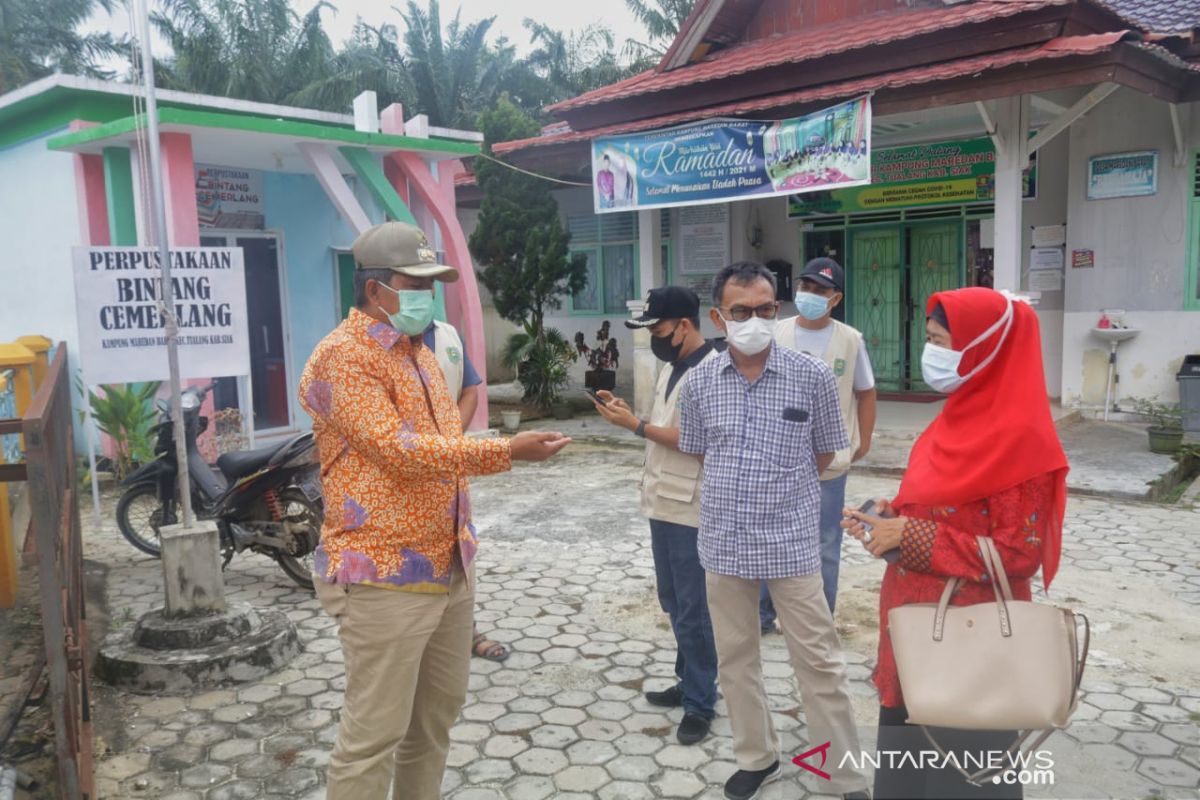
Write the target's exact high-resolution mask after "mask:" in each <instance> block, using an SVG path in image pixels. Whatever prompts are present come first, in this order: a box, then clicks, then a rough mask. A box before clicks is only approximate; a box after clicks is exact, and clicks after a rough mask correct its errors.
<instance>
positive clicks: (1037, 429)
mask: <svg viewBox="0 0 1200 800" xmlns="http://www.w3.org/2000/svg"><path fill="white" fill-rule="evenodd" d="M1008 303H1009V299H1008V298H1007V297H1006V296H1005V295H1003V294H1001V293H1000V292H997V291H994V290H992V289H984V288H980V287H976V288H970V289H956V290H954V291H950V292H938V293H937V294H934V295H933V296H931V297H930V298H929V303H928V305H927V306H926V310H925V313H926V314H927V315H928V314H931V313H932V312H933V309H934V307H935V306H937V305H939V304H940V305H941V307H942V310H943V311H944V312H945V314H946V319H947V321H948V322H949V323H950V324H949V328H950V337H951V348H952V349H954V350H962V349H963V348H965V347H967V345H969V344H970V343H971V342H973V341H974V340H975V339H976V338H978V337H979V336H981V335H982V334H983V333H984V332H985V331H987V330H988V329H989V328H991V327H992V326H993V325H995V324H996V322H997V321H999V320H1000V319H1001V318H1002V317H1003V316H1004V314H1005V309H1006V308H1007V306H1008ZM1012 310H1013V315H1012V325H1011V327H1009V328H1008V333H1007V335H1005V326H1001V327H1000V328H999V329H997V330H996V331H995V332H993V333H992V334H991V335H989V336H988V337H987V338H986V339H984V340H983V341H981V342H979V343H978V344H977V345H975V346H974V347H971V348H970V349H969V350H966V351H965V352H964V353H963V358H962V363H961V364H960V365H959V368H958V373H959V375H968V374H970V372H971V370H973V369H974V368H975V367H976V366H977V365H979V364H980V363H982V362H983V361H984V360H986V359H987V358H988V357H989V356H990V355H992V353H993V352H994V351H996V350H997V348H999V351H998V352H996V355H995V358H994V359H993V360H992V361H991V362H990V363H989V364H987V366H985V367H983V369H982V370H980V371H979V372H978V373H977V374H975V375H974V376H972V377H971V378H970V379H969V380H967V382H966V383H964V384H963V385H962V386H960V387H959V388H958V389H957V390H956V391H954V392H953V393H951V394H950V396H949V398H948V399H947V400H946V405H945V407H944V408H942V412H941V413H940V414H938V416H937V418H936V419H935V420H934V421H933V422H932V423H930V425H929V427H928V428H926V429H925V432H924V433H922V434H921V436H920V438H919V439H917V442H916V444H915V445H914V446H913V449H912V454H911V455H910V456H909V458H908V468H907V469H906V470H905V472H904V479H903V481H901V483H900V491H899V493H898V494H897V495H896V499H895V501H894V504H895V505H896V506H897V510H898V512H899V513H903V511H902V509H903V506H904V505H905V504H908V503H914V504H918V505H925V506H950V505H957V504H963V503H969V502H972V501H974V500H982V499H984V498H986V497H991V496H992V495H994V494H997V493H999V492H1002V491H1004V490H1006V489H1011V488H1013V487H1014V486H1018V485H1020V484H1022V483H1024V482H1025V481H1028V480H1030V479H1032V478H1036V477H1038V476H1039V475H1045V474H1046V473H1053V474H1054V483H1055V491H1054V507H1053V509H1052V510H1051V515H1050V519H1048V520H1047V521H1046V531H1045V535H1044V536H1043V537H1042V578H1043V581H1044V582H1045V585H1046V586H1047V587H1048V586H1049V585H1050V581H1051V580H1052V579H1053V578H1054V573H1055V572H1057V571H1058V560H1059V554H1060V552H1061V550H1062V524H1063V512H1064V511H1065V509H1066V502H1067V469H1068V465H1067V456H1066V454H1065V453H1063V449H1062V444H1061V443H1060V442H1059V439H1058V432H1057V431H1056V430H1055V428H1054V420H1053V419H1052V418H1051V416H1050V403H1049V402H1048V401H1047V399H1046V378H1045V375H1044V373H1043V371H1042V345H1041V336H1040V334H1039V332H1038V319H1037V314H1036V313H1035V312H1034V310H1033V308H1031V307H1030V306H1029V304H1027V303H1024V302H1021V301H1018V300H1013V301H1012Z"/></svg>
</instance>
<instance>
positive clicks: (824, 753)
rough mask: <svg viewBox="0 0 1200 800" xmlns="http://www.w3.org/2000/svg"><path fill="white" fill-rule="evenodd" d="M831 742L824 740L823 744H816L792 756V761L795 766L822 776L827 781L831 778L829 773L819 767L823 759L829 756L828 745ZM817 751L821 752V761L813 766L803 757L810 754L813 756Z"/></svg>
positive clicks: (823, 761)
mask: <svg viewBox="0 0 1200 800" xmlns="http://www.w3.org/2000/svg"><path fill="white" fill-rule="evenodd" d="M832 744H833V743H832V742H826V743H825V744H820V745H817V746H816V747H814V748H813V749H812V750H809V751H808V752H807V753H801V754H800V755H798V756H796V757H795V758H793V759H792V763H793V764H795V765H796V766H797V767H800V768H801V769H806V770H808V771H809V772H811V773H812V774H813V775H816V776H817V777H819V778H824V779H825V780H827V781H828V780H832V778H831V777H830V775H829V773H828V772H826V771H825V770H823V769H821V767H824V766H825V761H826V759H828V757H829V747H830V745H832ZM817 753H820V754H821V763H820V764H819V765H818V766H816V767H814V766H813V765H812V764H809V763H808V762H807V761H806V760H805V759H807V758H809V757H810V756H814V755H816V754H817Z"/></svg>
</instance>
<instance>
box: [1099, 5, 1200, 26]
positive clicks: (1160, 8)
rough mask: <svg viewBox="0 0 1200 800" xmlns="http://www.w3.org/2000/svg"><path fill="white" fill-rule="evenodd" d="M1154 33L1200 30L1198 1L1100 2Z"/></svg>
mask: <svg viewBox="0 0 1200 800" xmlns="http://www.w3.org/2000/svg"><path fill="white" fill-rule="evenodd" d="M1099 2H1100V3H1101V4H1102V5H1105V6H1108V7H1109V8H1111V9H1112V10H1113V11H1115V12H1116V13H1118V14H1120V15H1121V16H1122V17H1125V18H1126V19H1128V20H1130V21H1131V22H1134V23H1137V25H1139V26H1140V27H1142V28H1145V29H1146V30H1147V31H1150V32H1152V33H1186V32H1188V31H1191V30H1193V29H1195V28H1200V2H1197V0H1099Z"/></svg>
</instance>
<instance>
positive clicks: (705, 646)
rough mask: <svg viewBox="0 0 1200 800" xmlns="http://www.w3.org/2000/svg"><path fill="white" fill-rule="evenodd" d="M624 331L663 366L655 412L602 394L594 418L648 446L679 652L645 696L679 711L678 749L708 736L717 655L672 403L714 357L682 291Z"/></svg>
mask: <svg viewBox="0 0 1200 800" xmlns="http://www.w3.org/2000/svg"><path fill="white" fill-rule="evenodd" d="M625 325H626V326H627V327H630V328H649V329H650V349H651V351H652V352H653V353H654V355H655V357H657V358H658V360H660V361H663V362H666V364H667V366H665V367H664V368H663V369H662V370H661V371H660V372H659V376H658V386H657V388H656V389H655V392H654V408H653V409H652V410H651V412H650V418H649V419H648V420H643V419H638V418H637V417H636V416H634V414H633V412H632V410H630V408H629V406H628V405H627V404H626V403H625V401H623V400H621V399H620V398H619V397H615V396H613V394H612V393H610V392H605V391H601V392H598V394H599V395H600V397H601V398H602V399H603V400H604V403H603V404H600V403H597V404H596V410H597V411H599V412H600V415H601V416H603V417H604V418H605V419H606V420H607V421H609V422H610V423H612V424H613V425H617V426H619V427H622V428H625V429H627V430H630V431H633V432H634V433H636V434H637V435H638V436H641V437H643V438H644V439H646V468H645V474H644V476H643V478H642V513H643V514H645V515H646V516H647V517H648V518H649V519H650V541H651V546H652V548H653V552H654V569H655V572H656V579H657V583H658V601H659V603H660V604H661V605H662V609H663V611H665V612H667V615H668V616H669V617H670V619H671V628H672V630H673V631H674V633H675V644H676V648H677V650H678V653H677V655H676V658H675V675H676V677H677V678H678V682H677V683H676V684H675V685H674V686H672V687H671V688H669V689H666V690H665V691H661V692H646V700H648V701H649V702H650V703H652V704H654V705H657V706H666V707H676V706H682V707H683V712H684V713H683V721H682V722H681V723H680V724H679V730H678V731H677V732H676V736H677V737H678V739H679V741H680V742H682V743H683V744H695V743H697V742H699V741H701V740H702V739H703V738H704V737H705V736H707V735H708V730H709V727H710V726H711V723H712V719H713V716H714V715H715V713H716V712H715V710H714V709H715V706H716V703H717V650H716V644H715V642H714V640H713V630H712V620H711V619H710V617H709V612H708V593H707V591H706V589H705V583H704V581H705V576H704V568H703V567H701V566H700V555H699V553H698V551H697V537H698V535H699V530H698V528H699V526H700V482H701V474H700V459H699V458H697V457H696V456H693V455H686V454H684V453H681V452H679V411H678V409H677V407H676V402H677V401H678V398H679V390H680V388H681V387H682V386H683V383H684V380H685V375H686V373H687V372H688V370H690V369H691V368H692V367H694V366H696V365H698V364H700V363H702V362H704V361H707V360H709V359H710V358H713V357H715V356H716V354H717V352H716V350H715V349H714V348H713V345H712V344H710V343H709V342H706V341H705V340H704V337H703V336H701V334H700V298H698V297H697V296H696V293H695V292H693V291H692V290H691V289H686V288H684V287H682V286H664V287H662V288H660V289H651V290H650V297H649V300H647V302H646V311H645V313H644V314H643V315H642V316H640V317H638V318H637V319H632V320H626V322H625Z"/></svg>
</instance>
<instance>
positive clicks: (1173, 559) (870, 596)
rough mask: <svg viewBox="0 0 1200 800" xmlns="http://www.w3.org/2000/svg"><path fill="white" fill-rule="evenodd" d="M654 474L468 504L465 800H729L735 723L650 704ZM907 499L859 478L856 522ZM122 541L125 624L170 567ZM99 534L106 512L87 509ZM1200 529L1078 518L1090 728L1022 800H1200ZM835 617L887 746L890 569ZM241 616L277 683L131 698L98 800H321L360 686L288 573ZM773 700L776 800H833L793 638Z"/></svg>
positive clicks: (499, 479) (858, 571) (266, 576)
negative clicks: (281, 634) (881, 672)
mask: <svg viewBox="0 0 1200 800" xmlns="http://www.w3.org/2000/svg"><path fill="white" fill-rule="evenodd" d="M640 461H641V459H640V454H639V453H638V452H636V451H634V450H632V449H629V448H620V447H616V448H611V447H610V448H606V447H597V446H590V445H581V446H573V447H572V448H571V449H570V450H568V451H567V452H566V453H565V454H564V456H562V457H560V458H559V459H558V460H556V461H554V462H552V463H550V464H545V465H538V466H521V467H518V468H517V469H516V470H515V471H514V472H513V473H509V474H506V475H500V476H492V477H489V478H484V479H477V480H476V481H475V482H474V489H473V494H474V505H475V508H476V523H477V525H478V527H479V529H480V532H481V538H482V540H483V544H482V546H481V548H480V556H479V562H478V564H479V567H478V569H479V572H478V576H479V583H478V604H477V609H478V613H477V618H478V621H479V625H480V628H481V630H483V631H485V632H487V633H488V634H489V635H490V636H491V637H492V638H494V639H497V640H499V641H502V642H504V643H505V644H507V645H508V646H509V647H510V648H511V649H512V655H511V656H510V657H509V659H508V660H507V661H506V662H505V663H503V664H495V663H492V662H488V661H483V660H481V659H473V661H472V673H471V679H470V694H469V696H468V699H467V704H466V707H465V708H464V709H463V714H462V718H461V719H460V721H459V723H458V724H457V725H456V726H455V727H454V729H453V731H452V732H451V738H452V745H451V750H450V756H449V768H448V770H447V773H446V778H445V783H444V796H445V797H447V798H450V799H451V800H543V799H544V798H555V799H556V800H583V799H584V798H599V799H600V800H640V799H641V798H705V799H706V800H707V799H708V798H719V797H722V792H721V785H722V784H723V782H724V780H725V779H726V778H727V777H728V776H729V775H730V774H731V773H732V771H733V769H734V767H733V760H732V750H731V741H730V738H729V736H730V731H729V722H728V718H727V716H726V715H725V708H724V703H723V701H722V703H721V704H720V705H719V706H718V718H717V720H716V722H715V724H714V726H713V735H712V736H710V737H709V738H708V739H707V740H706V741H704V742H703V743H701V744H700V745H698V746H695V747H690V748H689V747H683V746H681V745H679V744H678V743H677V742H676V740H675V738H674V727H675V725H676V724H677V723H678V719H679V716H680V715H679V712H677V711H676V712H665V711H663V710H661V709H657V708H654V707H652V706H650V705H648V704H647V703H646V702H645V700H644V699H643V698H642V691H643V690H644V689H649V688H663V687H665V686H668V685H670V683H671V682H672V673H673V667H674V661H675V653H674V649H673V643H672V638H671V635H670V631H669V627H668V625H667V621H666V618H665V615H663V614H662V612H661V611H660V610H659V609H658V606H657V600H656V596H655V592H654V568H653V563H652V560H651V555H650V548H649V536H648V528H647V525H646V523H645V521H644V520H643V519H641V518H640V517H639V516H638V514H637V501H636V488H637V484H638V480H639V475H640ZM896 485H897V483H896V481H895V480H892V479H885V478H872V477H860V476H857V475H856V476H852V478H851V481H850V484H849V489H848V501H850V502H854V501H856V500H857V502H861V500H862V499H865V498H867V497H874V496H879V495H889V494H891V493H893V492H894V491H895V488H896ZM107 513H108V514H109V519H108V520H106V521H105V522H104V523H103V524H102V525H101V526H100V527H99V528H98V529H88V530H87V532H86V535H85V545H86V549H87V557H88V558H91V559H96V560H101V561H104V562H105V563H107V564H108V565H109V566H110V567H111V571H110V573H109V576H108V602H109V612H110V614H111V617H112V620H113V624H114V625H123V624H125V625H127V624H133V621H134V620H135V619H136V618H137V616H138V615H140V614H141V613H142V612H144V611H146V610H148V609H150V608H151V607H153V606H155V605H159V604H161V596H162V595H161V592H162V590H161V585H162V578H161V573H160V567H159V563H158V562H157V561H155V560H151V559H147V558H145V557H143V556H142V555H141V554H139V553H137V552H136V551H134V550H133V548H132V547H130V546H129V545H127V544H126V543H125V542H124V540H123V539H121V537H120V535H119V533H117V532H116V530H115V526H114V525H113V524H112V523H111V502H110V505H109V506H108V509H107ZM84 514H85V527H87V526H88V523H89V520H88V516H89V515H88V513H87V511H86V510H85V512H84ZM1197 531H1200V511H1197V510H1186V509H1178V508H1163V507H1158V506H1152V505H1119V504H1111V503H1108V502H1105V501H1103V500H1096V499H1076V498H1072V500H1071V504H1070V507H1069V523H1068V528H1067V533H1066V537H1065V540H1066V541H1065V554H1064V558H1063V567H1062V570H1061V572H1060V577H1059V578H1058V579H1057V580H1056V582H1055V584H1054V587H1053V592H1052V596H1051V599H1052V600H1055V601H1058V602H1065V603H1068V604H1070V605H1072V606H1073V607H1076V608H1078V609H1079V610H1083V611H1086V613H1088V614H1089V616H1090V617H1091V618H1092V623H1093V630H1094V644H1093V647H1094V650H1093V652H1094V654H1095V655H1094V658H1093V660H1092V662H1091V664H1090V666H1089V669H1088V674H1087V676H1086V678H1085V683H1084V688H1085V691H1086V694H1085V695H1084V698H1083V702H1082V703H1081V704H1080V706H1079V710H1078V712H1077V713H1076V717H1075V719H1076V722H1075V723H1074V724H1073V725H1072V727H1071V728H1070V729H1068V730H1067V731H1066V732H1065V733H1058V734H1055V736H1054V737H1053V738H1052V739H1051V740H1050V742H1049V743H1048V745H1047V747H1049V748H1050V749H1051V751H1052V753H1053V755H1054V761H1055V763H1054V781H1055V783H1054V785H1053V786H1033V785H1030V786H1027V787H1026V797H1031V798H1036V797H1055V798H1107V797H1113V798H1149V797H1164V798H1195V797H1197V785H1198V784H1200V725H1198V720H1200V669H1198V667H1197V663H1196V662H1197V658H1196V656H1197V655H1198V653H1197V647H1196V644H1195V642H1196V637H1195V633H1194V625H1195V619H1196V612H1197V610H1198V607H1200V563H1198V561H1197V557H1196V550H1195V545H1194V539H1195V536H1196V534H1197ZM844 559H845V561H844V566H843V579H842V584H841V589H840V595H839V607H838V617H839V624H840V627H841V629H842V631H843V634H844V635H843V641H844V643H845V646H846V658H847V662H848V669H849V673H850V677H851V679H852V683H851V687H852V692H853V695H854V701H855V709H856V713H857V716H858V719H859V721H860V723H861V725H862V728H861V730H862V734H861V738H862V743H863V746H864V747H865V748H871V747H873V746H874V738H875V731H874V724H875V718H876V712H877V705H876V702H877V701H876V698H875V693H874V689H873V687H872V686H871V684H870V683H869V676H870V670H871V664H872V663H873V661H874V648H875V645H876V633H877V621H876V617H877V607H876V600H877V590H878V587H879V583H880V578H881V576H882V565H881V564H880V563H879V562H876V561H874V560H873V559H871V558H869V557H868V556H867V555H866V554H865V553H864V552H863V551H862V550H861V548H860V547H859V546H858V544H857V543H856V542H852V541H847V543H846V546H845V549H844ZM226 583H227V587H228V594H229V596H230V597H231V598H234V599H238V600H244V601H247V602H249V603H252V604H258V605H263V606H266V605H270V606H273V607H276V608H283V609H286V610H287V613H288V616H289V617H291V619H292V620H293V621H294V622H295V623H296V625H297V627H298V630H299V635H300V639H301V642H302V643H303V645H304V650H303V652H302V653H301V655H300V656H298V657H297V658H296V659H295V660H294V661H293V662H292V663H291V664H289V665H288V666H287V667H286V668H285V669H283V670H281V671H279V672H277V673H275V674H273V675H271V676H269V677H268V678H266V679H264V680H261V681H258V682H255V683H247V684H239V685H235V686H229V687H225V688H220V689H216V690H213V691H208V692H204V693H199V694H195V695H192V696H189V697H147V696H135V695H128V694H122V695H115V693H113V692H111V691H110V692H109V693H108V698H107V700H106V701H105V702H103V703H102V704H101V707H100V708H98V709H97V714H104V715H107V717H108V718H107V719H105V720H102V721H101V726H100V727H101V728H107V729H108V730H109V731H110V733H109V736H108V738H107V740H106V741H105V743H104V748H103V749H105V750H106V751H107V753H106V754H105V755H103V756H102V757H101V758H100V759H99V760H98V763H97V766H96V774H97V778H98V795H99V797H101V798H137V797H154V798H164V799H166V798H170V800H184V799H185V798H208V800H227V799H232V798H256V797H267V796H278V797H293V798H306V799H307V798H320V797H323V796H324V789H323V786H324V769H325V767H326V765H327V763H328V760H329V750H330V748H331V746H332V744H333V741H334V736H335V732H336V726H337V718H338V712H339V709H340V707H341V701H342V690H343V688H344V686H345V677H344V667H343V658H342V653H341V649H340V646H339V643H338V639H337V635H336V631H335V629H334V626H333V622H332V620H330V619H329V618H328V617H327V616H325V614H324V613H323V612H322V611H321V609H320V607H319V605H318V604H317V602H316V600H315V598H313V597H312V596H311V595H310V594H309V593H307V592H304V591H300V590H298V589H297V588H296V587H295V586H294V585H292V584H291V582H290V581H289V580H288V579H287V577H286V576H285V575H284V574H283V573H282V572H281V571H280V570H279V569H278V567H276V566H275V565H274V564H273V563H272V562H269V561H267V560H266V559H263V558H261V557H257V556H247V557H241V556H238V557H235V559H234V561H233V563H232V564H231V565H230V567H229V569H228V570H227V572H226ZM763 657H764V661H765V667H764V672H765V679H766V680H765V683H766V687H767V691H768V693H769V695H770V700H771V705H772V708H773V709H774V711H775V714H774V716H775V724H776V726H777V727H778V729H779V730H780V732H781V736H782V742H783V749H784V753H785V754H786V756H785V779H784V780H783V781H781V782H780V783H778V784H775V785H773V786H772V787H770V789H768V790H766V791H765V792H764V793H763V795H762V797H763V798H764V800H784V798H789V799H790V798H805V797H822V796H823V795H820V794H819V792H820V791H821V789H822V787H821V785H820V783H821V782H820V779H818V778H816V777H813V776H808V775H807V774H806V773H802V770H800V769H799V768H797V767H794V766H792V765H790V764H788V763H787V760H786V759H787V758H789V757H790V756H791V755H794V754H797V753H800V752H802V751H803V750H804V749H807V747H806V739H805V735H804V722H803V721H804V714H803V709H802V708H801V707H800V702H799V695H798V692H797V691H796V688H795V684H794V681H793V678H792V675H791V670H790V668H789V667H788V665H787V653H786V649H785V647H784V645H783V641H782V637H779V636H769V637H767V638H766V639H765V640H764V645H763Z"/></svg>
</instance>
